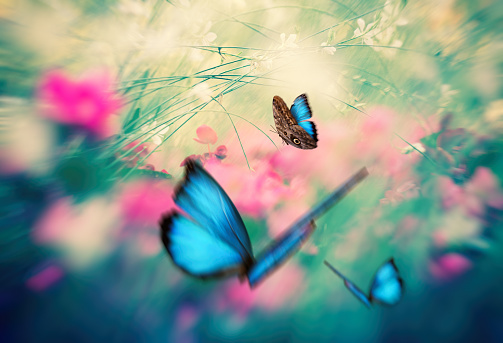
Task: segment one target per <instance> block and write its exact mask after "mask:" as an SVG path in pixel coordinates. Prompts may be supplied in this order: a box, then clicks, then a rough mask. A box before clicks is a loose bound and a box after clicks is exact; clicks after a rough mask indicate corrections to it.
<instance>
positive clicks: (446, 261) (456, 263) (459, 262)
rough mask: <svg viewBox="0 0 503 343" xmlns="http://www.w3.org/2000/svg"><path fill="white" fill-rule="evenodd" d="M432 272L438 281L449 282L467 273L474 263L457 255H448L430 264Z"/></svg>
mask: <svg viewBox="0 0 503 343" xmlns="http://www.w3.org/2000/svg"><path fill="white" fill-rule="evenodd" d="M429 266H430V272H431V274H432V275H433V276H434V277H435V278H436V279H438V280H442V281H447V280H450V279H453V278H455V277H457V276H459V275H460V274H463V273H465V272H466V271H467V270H469V269H470V268H471V267H472V262H471V261H470V260H469V259H467V258H466V257H465V256H463V255H461V254H457V253H448V254H445V255H442V256H440V257H439V258H438V259H436V260H435V261H431V262H430V265H429Z"/></svg>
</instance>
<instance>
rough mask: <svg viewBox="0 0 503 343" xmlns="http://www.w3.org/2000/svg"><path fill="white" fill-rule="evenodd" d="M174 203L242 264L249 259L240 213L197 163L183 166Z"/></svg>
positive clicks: (248, 240) (249, 245)
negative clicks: (233, 251)
mask: <svg viewBox="0 0 503 343" xmlns="http://www.w3.org/2000/svg"><path fill="white" fill-rule="evenodd" d="M175 203H176V204H177V205H178V206H179V207H180V208H181V209H182V210H183V211H185V213H187V214H188V215H189V216H190V217H191V218H193V219H194V221H195V222H196V223H198V224H199V225H200V226H202V227H204V228H206V229H207V230H208V231H209V232H210V233H211V234H212V235H214V236H215V237H218V238H219V239H220V240H222V241H224V242H225V243H227V245H229V246H231V247H234V248H235V249H236V250H238V251H239V252H240V253H241V255H242V256H243V260H244V261H248V260H250V259H251V258H252V256H253V252H252V247H251V243H250V237H249V236H248V232H247V231H246V227H245V225H244V223H243V220H242V219H241V216H240V215H239V212H238V211H237V209H236V207H235V206H234V204H233V203H232V201H231V199H230V198H229V196H228V195H227V194H226V193H225V191H224V190H223V189H222V187H220V185H219V184H218V183H217V182H216V181H215V180H214V179H213V178H212V177H211V176H210V175H209V174H208V173H207V172H206V171H205V170H204V169H203V167H202V166H201V165H200V164H199V163H196V162H194V161H190V162H188V163H187V164H186V174H185V180H184V182H183V183H182V185H181V186H180V187H179V188H178V190H177V191H176V192H175Z"/></svg>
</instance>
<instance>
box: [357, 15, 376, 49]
mask: <svg viewBox="0 0 503 343" xmlns="http://www.w3.org/2000/svg"><path fill="white" fill-rule="evenodd" d="M356 23H357V24H358V28H357V29H356V30H355V31H354V35H353V37H354V38H357V37H361V38H362V42H363V43H365V44H367V45H373V44H374V40H373V39H372V36H373V34H374V30H372V27H373V26H374V25H375V22H373V23H370V24H368V25H367V26H365V20H363V19H362V18H358V20H357V21H356Z"/></svg>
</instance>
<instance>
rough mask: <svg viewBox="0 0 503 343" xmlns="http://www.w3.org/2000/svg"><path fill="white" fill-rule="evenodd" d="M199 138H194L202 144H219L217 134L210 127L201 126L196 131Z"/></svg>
mask: <svg viewBox="0 0 503 343" xmlns="http://www.w3.org/2000/svg"><path fill="white" fill-rule="evenodd" d="M196 134H197V138H194V140H195V141H196V142H199V143H201V144H215V143H216V142H217V139H218V136H217V133H216V132H215V131H214V130H213V129H212V128H211V127H209V126H208V125H201V126H199V127H198V128H197V130H196Z"/></svg>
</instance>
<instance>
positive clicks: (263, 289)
mask: <svg viewBox="0 0 503 343" xmlns="http://www.w3.org/2000/svg"><path fill="white" fill-rule="evenodd" d="M303 280H304V271H303V270H302V268H300V267H299V266H298V265H296V264H295V263H293V262H292V261H289V262H287V263H286V264H285V265H283V266H281V267H280V268H279V269H278V270H277V271H275V272H274V273H273V274H271V275H270V276H269V277H268V278H267V279H266V280H264V282H263V283H261V284H260V285H258V286H257V288H255V289H253V290H251V289H250V286H249V285H248V283H247V282H246V281H243V282H239V281H238V280H232V281H230V282H229V283H228V284H227V287H226V288H225V291H224V296H221V297H219V298H218V300H217V307H219V308H220V309H227V308H232V309H233V311H235V312H236V313H237V314H238V315H239V316H241V317H244V316H246V315H247V314H248V312H249V311H251V310H252V309H253V308H254V307H259V308H262V309H264V310H266V311H270V312H274V311H277V310H279V309H280V308H282V307H293V306H295V304H296V302H297V301H299V299H301V297H302V293H303V292H304V290H305V285H304V282H303Z"/></svg>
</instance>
